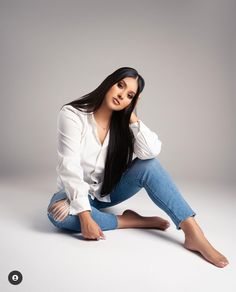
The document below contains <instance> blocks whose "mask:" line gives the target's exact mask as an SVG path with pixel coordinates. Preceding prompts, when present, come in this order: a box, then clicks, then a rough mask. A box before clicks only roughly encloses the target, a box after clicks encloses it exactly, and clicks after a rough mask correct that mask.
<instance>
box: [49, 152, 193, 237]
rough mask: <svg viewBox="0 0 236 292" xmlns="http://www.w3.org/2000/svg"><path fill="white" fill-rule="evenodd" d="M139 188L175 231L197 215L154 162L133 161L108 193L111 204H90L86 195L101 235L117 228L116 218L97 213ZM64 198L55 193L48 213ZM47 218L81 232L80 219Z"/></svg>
mask: <svg viewBox="0 0 236 292" xmlns="http://www.w3.org/2000/svg"><path fill="white" fill-rule="evenodd" d="M141 188H144V189H145V190H146V192H147V194H148V196H149V197H150V199H151V200H152V201H153V202H154V204H156V205H157V206H158V207H159V208H161V209H162V210H163V211H164V212H165V213H166V214H167V215H168V216H169V217H170V218H171V220H172V221H173V222H174V224H175V226H176V229H177V230H179V229H181V228H180V224H181V222H182V221H184V220H185V219H187V218H188V217H190V216H193V217H194V216H195V215H196V213H195V212H194V211H193V210H192V209H191V207H190V206H189V204H188V203H187V202H186V200H185V199H184V198H183V196H182V195H181V193H180V191H179V190H178V188H177V187H176V185H175V184H174V182H173V180H172V178H171V176H170V175H169V174H168V172H167V171H166V170H165V169H164V168H163V167H162V165H161V164H160V162H159V160H158V159H157V158H151V159H146V160H141V159H139V158H135V159H134V160H133V161H132V163H131V165H130V167H129V168H128V169H126V170H125V172H124V173H123V174H122V176H121V179H120V181H119V182H118V183H117V184H116V186H115V187H114V189H113V190H112V192H111V193H110V198H111V202H101V201H99V200H97V199H96V198H95V199H94V200H93V199H92V198H91V197H90V195H89V194H88V197H89V201H90V205H91V209H92V210H91V213H90V214H91V217H92V218H93V220H94V221H96V223H97V224H98V225H99V226H100V228H101V229H102V230H103V231H104V230H112V229H116V228H117V226H118V219H117V216H116V215H115V214H110V213H106V212H103V211H101V210H100V209H103V208H108V207H111V206H114V205H117V204H119V203H121V202H123V201H125V200H127V199H129V198H131V197H132V196H133V195H135V194H136V193H137V192H138V191H139V190H140V189H141ZM66 198H67V195H66V193H65V191H64V190H61V191H59V192H57V193H55V194H54V195H53V196H52V198H51V201H50V203H49V205H48V209H49V207H50V206H51V205H52V204H53V203H55V202H57V201H59V200H62V199H66ZM67 199H68V198H67ZM68 200H69V199H68ZM47 215H48V218H49V220H50V221H51V222H52V224H53V225H55V226H56V227H58V228H60V229H64V230H70V231H74V232H79V233H80V232H81V226H80V220H79V216H77V215H71V214H68V215H67V216H66V217H65V218H64V219H63V220H62V221H56V220H54V218H53V216H52V214H51V213H50V212H47Z"/></svg>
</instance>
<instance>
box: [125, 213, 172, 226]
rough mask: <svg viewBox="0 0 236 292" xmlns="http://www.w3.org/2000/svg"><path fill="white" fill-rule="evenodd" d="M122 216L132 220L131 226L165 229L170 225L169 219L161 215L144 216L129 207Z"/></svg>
mask: <svg viewBox="0 0 236 292" xmlns="http://www.w3.org/2000/svg"><path fill="white" fill-rule="evenodd" d="M122 217H123V218H125V219H127V220H129V222H130V223H131V222H133V226H132V227H138V228H154V229H161V230H166V229H167V228H168V227H170V223H169V221H167V220H165V219H163V218H161V217H158V216H153V217H144V216H141V215H139V214H138V213H136V212H134V211H133V210H129V209H128V210H125V211H124V212H123V214H122ZM131 224H132V223H131Z"/></svg>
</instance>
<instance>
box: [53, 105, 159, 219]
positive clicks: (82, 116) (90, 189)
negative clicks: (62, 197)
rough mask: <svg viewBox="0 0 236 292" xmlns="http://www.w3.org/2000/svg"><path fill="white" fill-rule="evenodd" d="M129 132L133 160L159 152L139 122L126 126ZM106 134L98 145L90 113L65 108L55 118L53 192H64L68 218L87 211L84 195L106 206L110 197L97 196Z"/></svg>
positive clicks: (151, 134)
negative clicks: (54, 181) (67, 202)
mask: <svg viewBox="0 0 236 292" xmlns="http://www.w3.org/2000/svg"><path fill="white" fill-rule="evenodd" d="M129 126H130V128H131V129H132V131H133V134H134V137H135V142H134V154H133V158H132V159H134V158H135V157H138V158H140V159H150V158H154V157H156V156H157V155H158V154H159V153H160V151H161V144H162V142H161V141H160V140H159V138H158V136H157V134H156V133H155V132H153V131H151V130H150V129H149V128H148V127H147V126H146V125H145V124H144V123H143V122H142V121H141V120H140V119H139V120H138V121H137V122H135V123H132V124H129ZM109 136H110V130H109V131H108V133H107V135H106V138H105V140H104V142H103V144H101V142H100V140H99V137H98V132H97V124H96V120H95V118H94V114H93V112H92V113H84V112H81V111H79V110H77V109H75V108H74V107H73V106H71V105H65V106H63V107H62V109H61V110H60V111H59V113H58V116H57V137H58V141H57V142H58V143H57V153H58V165H57V167H56V171H57V188H58V190H64V191H65V192H66V194H67V197H68V198H69V200H70V209H69V214H72V215H76V214H78V213H80V212H82V211H85V210H91V206H90V202H89V198H88V195H89V196H91V198H92V199H94V198H95V197H96V198H97V199H98V200H99V201H103V202H110V201H111V199H110V194H108V195H107V196H105V197H101V196H100V190H101V188H102V182H103V178H104V169H105V160H106V154H107V149H108V144H109Z"/></svg>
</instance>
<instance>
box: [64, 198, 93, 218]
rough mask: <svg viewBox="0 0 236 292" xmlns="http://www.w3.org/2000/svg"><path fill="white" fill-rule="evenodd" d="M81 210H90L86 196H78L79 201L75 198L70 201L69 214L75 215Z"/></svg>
mask: <svg viewBox="0 0 236 292" xmlns="http://www.w3.org/2000/svg"><path fill="white" fill-rule="evenodd" d="M83 211H92V208H91V206H90V202H89V199H88V197H80V198H79V201H78V200H77V199H75V200H72V201H70V209H69V214H70V215H77V214H78V213H81V212H83Z"/></svg>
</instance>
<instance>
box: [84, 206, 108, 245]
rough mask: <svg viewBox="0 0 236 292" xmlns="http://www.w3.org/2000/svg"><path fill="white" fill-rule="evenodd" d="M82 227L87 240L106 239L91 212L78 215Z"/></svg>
mask: <svg viewBox="0 0 236 292" xmlns="http://www.w3.org/2000/svg"><path fill="white" fill-rule="evenodd" d="M78 216H79V219H80V225H81V233H82V235H83V237H84V238H86V239H96V240H99V239H100V238H101V239H105V235H104V233H103V232H102V229H101V228H100V226H99V225H98V224H97V222H96V221H94V220H93V218H92V217H91V215H90V211H84V212H81V213H79V214H78Z"/></svg>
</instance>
